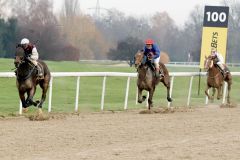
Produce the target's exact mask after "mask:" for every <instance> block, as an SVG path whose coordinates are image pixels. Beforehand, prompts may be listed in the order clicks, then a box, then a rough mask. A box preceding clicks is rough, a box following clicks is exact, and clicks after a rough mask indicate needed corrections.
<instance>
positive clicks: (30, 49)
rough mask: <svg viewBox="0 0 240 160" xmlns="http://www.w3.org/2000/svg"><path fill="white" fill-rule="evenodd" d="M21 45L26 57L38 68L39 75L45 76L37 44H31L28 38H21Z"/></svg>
mask: <svg viewBox="0 0 240 160" xmlns="http://www.w3.org/2000/svg"><path fill="white" fill-rule="evenodd" d="M21 46H22V48H23V49H24V52H25V56H26V58H27V59H28V60H29V61H30V62H31V63H32V64H33V65H34V66H35V67H36V68H37V71H38V75H37V76H38V77H40V78H43V73H42V69H41V67H40V66H39V65H38V62H37V60H38V57H39V56H38V52H37V48H36V47H35V45H33V44H31V43H30V42H29V40H28V39H27V38H23V39H22V40H21Z"/></svg>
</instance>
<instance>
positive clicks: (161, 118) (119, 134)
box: [0, 106, 240, 160]
mask: <svg viewBox="0 0 240 160" xmlns="http://www.w3.org/2000/svg"><path fill="white" fill-rule="evenodd" d="M139 112H140V110H134V111H126V112H115V113H112V112H104V113H80V114H79V115H66V116H55V117H54V119H53V118H50V120H48V121H29V119H27V118H2V119H0V159H1V160H82V159H83V160H123V159H124V160H203V159H207V160H225V159H226V160H230V159H231V160H239V158H240V108H239V107H237V108H219V107H218V106H208V107H199V108H196V109H191V110H177V111H175V112H173V113H166V114H163V113H158V114H156V113H155V114H139Z"/></svg>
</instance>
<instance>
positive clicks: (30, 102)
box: [26, 86, 37, 106]
mask: <svg viewBox="0 0 240 160" xmlns="http://www.w3.org/2000/svg"><path fill="white" fill-rule="evenodd" d="M35 92H36V86H34V87H32V88H31V89H30V90H28V91H27V94H28V97H27V100H26V102H27V105H28V106H31V105H34V106H37V103H36V102H34V101H33V96H34V94H35Z"/></svg>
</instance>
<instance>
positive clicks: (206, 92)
mask: <svg viewBox="0 0 240 160" xmlns="http://www.w3.org/2000/svg"><path fill="white" fill-rule="evenodd" d="M209 88H211V87H210V86H209V85H207V87H206V89H205V94H206V96H207V97H208V99H210V100H213V97H210V96H209V94H208V90H209Z"/></svg>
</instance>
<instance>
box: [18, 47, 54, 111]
mask: <svg viewBox="0 0 240 160" xmlns="http://www.w3.org/2000/svg"><path fill="white" fill-rule="evenodd" d="M38 63H39V64H40V65H41V66H42V68H43V72H44V78H43V79H39V78H38V77H37V69H36V67H35V66H33V65H32V64H31V62H29V61H28V60H27V58H26V57H25V54H24V50H23V48H22V47H20V46H18V47H17V48H16V53H15V61H14V64H15V67H16V68H17V70H16V77H17V80H16V84H17V88H18V92H19V96H20V99H21V102H22V106H23V111H24V112H26V111H27V107H29V106H31V105H34V106H37V107H38V108H39V113H40V114H41V113H42V105H43V102H44V101H45V99H46V93H47V90H48V85H49V81H50V78H51V75H50V71H49V69H48V67H47V65H46V64H45V63H44V62H43V61H41V60H38ZM38 84H39V85H40V87H41V88H42V97H41V100H40V101H36V102H34V101H33V96H34V94H35V92H36V86H37V85H38ZM25 94H27V97H25Z"/></svg>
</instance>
